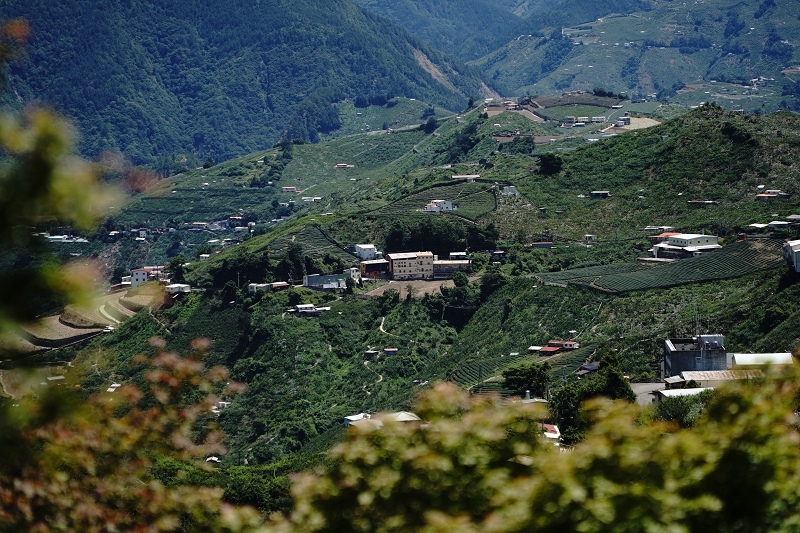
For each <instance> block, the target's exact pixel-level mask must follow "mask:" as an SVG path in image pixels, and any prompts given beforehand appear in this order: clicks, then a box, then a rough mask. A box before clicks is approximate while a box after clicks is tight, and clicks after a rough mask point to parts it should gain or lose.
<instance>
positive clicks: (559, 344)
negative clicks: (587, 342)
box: [539, 340, 581, 355]
mask: <svg viewBox="0 0 800 533" xmlns="http://www.w3.org/2000/svg"><path fill="white" fill-rule="evenodd" d="M580 347H581V345H580V344H579V343H577V342H575V341H562V340H550V341H548V342H547V346H542V347H541V348H540V349H539V355H555V354H557V353H558V352H562V351H565V350H577V349H578V348H580Z"/></svg>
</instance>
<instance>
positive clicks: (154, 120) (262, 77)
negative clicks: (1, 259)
mask: <svg viewBox="0 0 800 533" xmlns="http://www.w3.org/2000/svg"><path fill="white" fill-rule="evenodd" d="M0 16H2V17H3V18H5V19H8V18H13V17H22V18H25V19H27V20H28V21H29V23H30V26H31V37H30V39H29V42H28V46H27V57H25V58H24V59H23V60H22V61H20V62H18V63H16V64H15V65H14V67H13V69H12V71H11V89H12V91H11V94H12V100H13V101H14V104H15V105H25V104H28V103H32V102H47V104H48V105H52V106H55V107H56V108H57V109H58V110H59V111H61V112H63V113H64V114H66V115H67V116H69V117H70V118H71V119H72V120H73V121H74V122H75V124H76V126H77V128H78V130H79V131H80V133H81V150H82V152H84V153H85V154H87V155H90V156H96V155H97V154H99V153H101V152H104V151H107V150H112V151H113V150H118V151H122V152H123V153H124V154H125V155H126V156H128V157H129V158H131V159H132V160H133V161H134V162H135V163H144V162H150V163H152V162H154V160H155V159H156V158H158V157H161V158H162V160H161V163H162V165H167V164H168V163H169V162H170V161H177V162H178V163H184V164H189V165H190V166H196V165H191V163H192V162H193V161H198V160H199V161H203V160H205V159H206V158H207V157H209V156H210V157H212V158H213V159H214V160H217V161H219V160H224V159H228V158H230V157H232V156H235V155H242V154H245V153H249V152H252V151H254V150H257V149H263V148H267V147H269V146H272V145H273V144H274V143H275V142H276V141H277V140H279V139H280V138H282V137H284V138H289V139H293V138H302V139H309V140H315V139H316V138H317V137H318V135H320V134H321V133H326V132H331V131H335V130H336V129H337V128H338V127H339V126H340V119H339V112H338V110H337V107H336V106H335V105H334V104H336V103H337V102H340V101H342V100H345V99H350V100H351V101H356V99H357V98H358V99H360V100H361V101H364V102H372V103H385V102H386V100H387V99H388V98H391V97H392V96H397V95H400V96H407V97H415V98H420V99H423V100H425V101H427V102H430V103H436V104H439V105H441V106H443V107H445V108H449V109H453V110H459V109H462V108H463V107H465V105H466V103H467V100H468V99H469V98H470V97H478V96H480V95H481V94H482V88H481V84H480V82H479V81H478V79H477V77H476V76H475V75H474V74H473V73H472V71H471V70H470V69H469V68H467V67H466V66H464V65H463V64H461V63H459V62H457V61H452V60H450V59H447V58H446V57H445V56H443V55H442V54H440V53H438V52H435V51H434V50H432V49H431V48H430V47H429V46H428V45H426V44H423V43H422V42H421V41H419V40H416V39H414V38H411V37H409V36H408V34H406V33H405V32H404V31H402V30H399V29H397V28H395V27H392V26H391V25H389V24H388V23H387V22H386V21H385V20H383V19H379V18H378V17H376V16H374V15H371V14H368V13H365V12H363V11H361V10H360V8H358V7H357V6H355V5H354V4H352V3H351V2H350V1H349V0H337V1H325V2H322V1H313V0H305V1H301V2H297V1H295V2H287V1H282V0H271V1H262V2H256V3H246V2H241V1H237V0H225V1H223V2H216V3H215V4H214V5H213V7H209V6H208V5H207V4H205V3H203V2H196V1H194V0H186V1H181V2H178V3H176V2H166V1H163V0H156V1H147V2H145V1H137V2H115V3H112V4H98V3H96V2H90V1H87V0H75V1H73V2H70V3H69V4H68V5H67V4H63V3H53V2H48V1H45V0H32V1H27V0H26V1H24V2H20V1H16V0H13V1H8V2H3V5H2V7H0ZM187 158H188V159H187Z"/></svg>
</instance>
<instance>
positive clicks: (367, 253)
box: [354, 244, 379, 261]
mask: <svg viewBox="0 0 800 533" xmlns="http://www.w3.org/2000/svg"><path fill="white" fill-rule="evenodd" d="M354 252H355V254H356V255H357V256H358V258H359V259H361V260H362V261H369V260H370V259H375V258H376V257H378V255H379V254H378V250H377V249H376V248H375V245H374V244H356V245H355V246H354Z"/></svg>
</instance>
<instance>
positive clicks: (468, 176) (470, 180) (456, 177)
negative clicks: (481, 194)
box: [450, 174, 481, 183]
mask: <svg viewBox="0 0 800 533" xmlns="http://www.w3.org/2000/svg"><path fill="white" fill-rule="evenodd" d="M480 178H481V175H480V174H456V175H453V176H450V179H451V180H464V181H466V182H467V183H473V182H474V181H475V180H477V179H480Z"/></svg>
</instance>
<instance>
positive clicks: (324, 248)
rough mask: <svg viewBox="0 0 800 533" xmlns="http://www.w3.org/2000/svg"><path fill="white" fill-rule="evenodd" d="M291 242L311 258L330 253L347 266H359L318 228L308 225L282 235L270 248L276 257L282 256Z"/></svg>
mask: <svg viewBox="0 0 800 533" xmlns="http://www.w3.org/2000/svg"><path fill="white" fill-rule="evenodd" d="M290 242H294V243H297V244H299V245H300V246H302V247H303V253H304V254H305V255H307V256H309V257H313V258H322V257H325V255H326V254H329V253H330V254H332V255H334V256H335V257H338V258H339V259H341V260H342V261H343V262H345V263H347V264H351V265H352V266H357V265H358V260H357V259H356V258H355V257H354V256H352V255H350V254H349V253H347V252H345V251H344V250H343V249H342V247H341V245H339V244H338V243H337V242H335V241H334V240H333V239H330V238H329V237H328V236H327V235H326V234H325V233H323V231H322V230H321V229H320V228H319V227H317V226H313V225H307V226H304V227H303V229H301V230H300V231H298V232H297V233H290V234H286V235H282V236H280V237H278V238H276V239H275V240H273V241H272V242H271V243H270V248H271V249H272V251H273V252H274V255H280V254H283V253H284V252H285V251H286V248H287V247H288V246H289V243H290Z"/></svg>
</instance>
